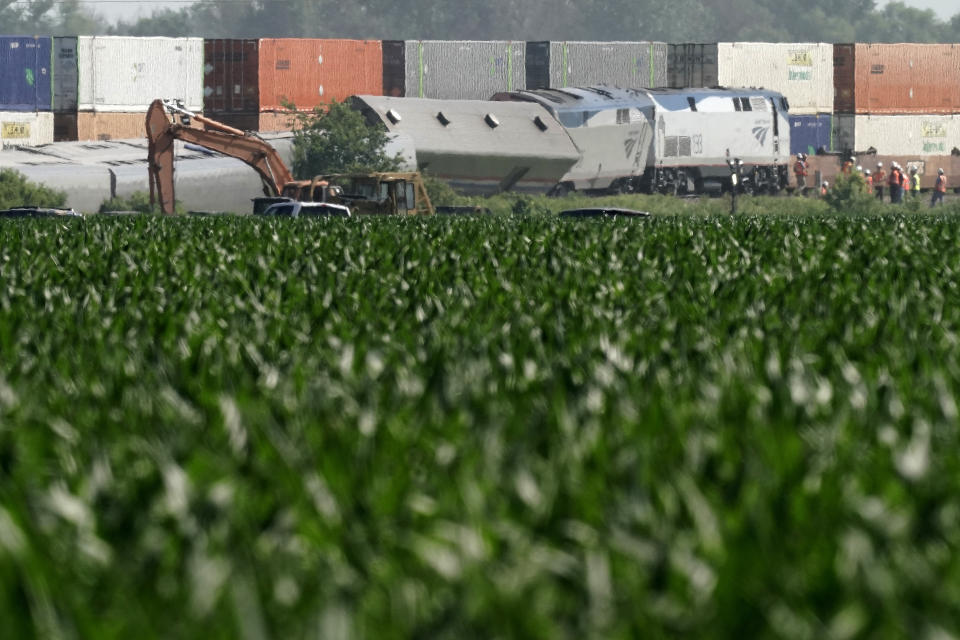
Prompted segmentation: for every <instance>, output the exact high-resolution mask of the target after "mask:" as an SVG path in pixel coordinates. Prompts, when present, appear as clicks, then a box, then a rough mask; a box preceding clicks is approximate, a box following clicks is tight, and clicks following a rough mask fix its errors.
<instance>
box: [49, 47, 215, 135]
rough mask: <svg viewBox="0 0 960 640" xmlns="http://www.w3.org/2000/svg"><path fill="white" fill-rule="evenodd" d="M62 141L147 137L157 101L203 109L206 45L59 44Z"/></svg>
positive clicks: (57, 97) (58, 124)
mask: <svg viewBox="0 0 960 640" xmlns="http://www.w3.org/2000/svg"><path fill="white" fill-rule="evenodd" d="M54 48H55V60H56V63H57V67H56V69H57V75H58V76H62V78H61V80H58V81H57V82H55V83H54V100H53V102H54V106H55V111H56V116H55V129H56V136H57V139H58V140H110V139H115V138H139V137H143V135H144V114H145V113H146V111H147V108H148V107H149V106H150V103H151V102H152V101H153V100H155V99H156V98H171V99H178V100H182V101H183V104H184V106H185V107H187V108H188V109H191V110H194V111H197V112H199V111H202V109H203V39H202V38H134V37H116V36H80V37H77V38H57V39H56V40H55V46H54Z"/></svg>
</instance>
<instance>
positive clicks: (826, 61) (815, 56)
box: [717, 42, 833, 115]
mask: <svg viewBox="0 0 960 640" xmlns="http://www.w3.org/2000/svg"><path fill="white" fill-rule="evenodd" d="M717 75H718V81H719V83H720V85H721V86H725V87H762V88H764V89H772V90H774V91H779V92H780V93H782V94H783V95H784V96H786V98H787V100H789V101H790V113H793V114H798V115H803V114H816V113H829V112H831V111H833V45H832V44H826V43H822V42H821V43H815V42H798V43H770V42H721V43H718V44H717Z"/></svg>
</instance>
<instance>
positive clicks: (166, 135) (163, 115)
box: [146, 100, 293, 214]
mask: <svg viewBox="0 0 960 640" xmlns="http://www.w3.org/2000/svg"><path fill="white" fill-rule="evenodd" d="M168 110H170V111H171V112H180V113H182V114H183V115H185V116H188V117H190V118H193V119H194V120H196V121H197V122H201V123H203V124H205V125H207V126H208V127H211V128H209V129H207V130H203V129H192V128H190V127H188V126H186V125H182V124H178V123H176V122H171V121H170V117H169V116H168V115H167V111H168ZM146 126H147V143H148V150H147V154H148V158H147V170H148V172H149V175H150V204H151V205H153V204H154V203H155V202H157V201H159V203H160V210H161V211H162V212H163V213H165V214H172V213H174V187H173V184H174V183H173V147H174V141H175V140H183V141H184V142H189V143H191V144H196V145H199V146H201V147H204V148H206V149H210V150H212V151H217V152H219V153H222V154H224V155H226V156H230V157H231V158H236V159H238V160H242V161H243V162H245V163H247V164H248V165H250V166H251V167H253V169H254V170H256V172H257V173H259V174H260V179H261V180H262V181H263V192H264V194H265V195H268V196H278V195H280V192H281V191H282V189H283V185H284V184H286V183H288V182H291V181H293V175H292V174H291V173H290V170H289V169H288V168H287V166H286V165H285V164H284V163H283V160H281V159H280V155H279V154H278V153H277V151H276V149H274V148H273V147H272V146H270V145H269V144H268V143H267V142H265V141H264V140H261V139H260V138H258V137H256V136H253V135H250V134H247V133H244V132H243V131H240V130H239V129H234V128H233V127H228V126H227V125H225V124H223V123H220V122H217V121H216V120H211V119H209V118H204V117H203V116H199V115H196V114H194V113H190V112H189V111H186V110H185V109H183V108H182V107H178V106H177V105H174V104H172V103H169V102H166V103H165V102H164V101H163V100H154V101H153V103H152V104H151V105H150V109H149V110H148V111H147V119H146Z"/></svg>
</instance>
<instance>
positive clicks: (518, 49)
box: [404, 40, 527, 100]
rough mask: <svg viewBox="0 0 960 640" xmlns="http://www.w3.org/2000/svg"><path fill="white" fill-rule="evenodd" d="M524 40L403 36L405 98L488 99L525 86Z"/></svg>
mask: <svg viewBox="0 0 960 640" xmlns="http://www.w3.org/2000/svg"><path fill="white" fill-rule="evenodd" d="M525 55H526V43H525V42H523V41H510V40H489V41H479V40H449V41H446V40H443V41H441V40H407V41H406V43H405V51H404V57H405V60H406V61H405V65H406V68H405V72H406V74H405V75H406V77H405V81H404V84H405V86H406V91H405V95H406V96H407V97H408V98H435V99H443V100H488V99H489V98H490V96H492V95H493V94H495V93H498V92H500V91H514V90H519V89H524V88H526V86H527V85H526V68H525V66H524V65H525V62H524V61H525Z"/></svg>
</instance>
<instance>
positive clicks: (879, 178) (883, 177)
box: [873, 162, 887, 202]
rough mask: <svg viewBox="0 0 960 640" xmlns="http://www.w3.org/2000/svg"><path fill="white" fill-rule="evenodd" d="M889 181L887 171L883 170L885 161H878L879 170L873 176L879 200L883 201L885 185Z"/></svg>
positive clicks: (874, 188) (874, 187)
mask: <svg viewBox="0 0 960 640" xmlns="http://www.w3.org/2000/svg"><path fill="white" fill-rule="evenodd" d="M886 182H887V172H886V171H884V170H883V163H882V162H878V163H877V172H876V174H874V176H873V190H874V191H875V192H876V193H877V200H879V201H880V202H883V185H884V184H885V183H886Z"/></svg>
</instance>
